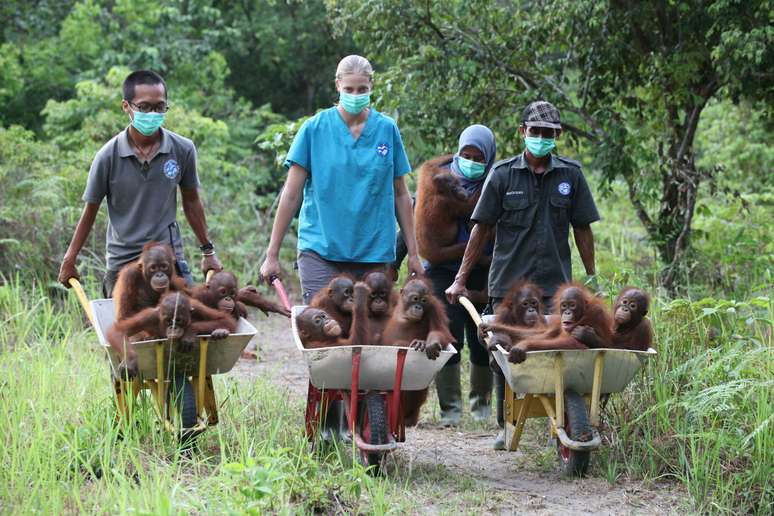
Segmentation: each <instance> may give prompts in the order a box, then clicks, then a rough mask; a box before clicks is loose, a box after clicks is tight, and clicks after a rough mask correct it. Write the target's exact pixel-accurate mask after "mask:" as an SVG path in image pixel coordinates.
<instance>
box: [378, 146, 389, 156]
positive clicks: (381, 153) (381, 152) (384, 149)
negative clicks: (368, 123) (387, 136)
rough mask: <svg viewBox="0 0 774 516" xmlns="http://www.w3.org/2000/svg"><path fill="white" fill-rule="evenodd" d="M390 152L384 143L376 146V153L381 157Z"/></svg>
mask: <svg viewBox="0 0 774 516" xmlns="http://www.w3.org/2000/svg"><path fill="white" fill-rule="evenodd" d="M388 152H390V148H389V147H388V146H387V144H386V143H380V144H379V145H377V146H376V153H377V154H378V155H379V156H381V157H385V156H386V155H387V153H388Z"/></svg>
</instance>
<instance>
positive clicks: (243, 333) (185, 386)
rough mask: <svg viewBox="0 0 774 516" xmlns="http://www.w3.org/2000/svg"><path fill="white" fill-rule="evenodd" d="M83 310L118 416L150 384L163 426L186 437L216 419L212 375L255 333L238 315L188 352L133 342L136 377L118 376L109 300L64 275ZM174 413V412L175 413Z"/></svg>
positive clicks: (164, 343)
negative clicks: (217, 335)
mask: <svg viewBox="0 0 774 516" xmlns="http://www.w3.org/2000/svg"><path fill="white" fill-rule="evenodd" d="M68 282H69V284H70V286H72V288H73V290H74V291H75V294H76V296H77V297H78V300H79V301H80V303H81V306H82V307H83V310H84V312H86V315H87V316H88V318H89V321H90V322H91V324H92V326H93V327H94V330H95V331H96V333H97V338H98V339H99V343H100V345H101V346H102V347H103V349H104V350H105V351H106V352H107V358H108V363H109V365H110V370H111V378H112V381H113V388H114V392H115V396H116V407H117V419H119V420H128V419H129V417H130V413H129V408H130V403H128V400H129V397H130V396H131V397H136V396H137V395H138V394H139V392H140V391H141V390H143V389H148V390H150V392H151V393H152V395H153V397H154V401H155V404H154V408H155V411H156V413H157V415H158V416H159V418H160V420H161V421H163V424H164V427H165V428H166V429H167V430H169V431H172V432H176V433H177V434H179V435H181V436H182V437H183V439H184V440H186V439H188V438H190V437H191V436H194V435H196V434H198V433H200V432H202V431H203V430H205V429H206V428H207V426H211V425H215V424H217V423H218V408H217V402H216V400H215V390H214V387H213V384H212V375H215V374H222V373H227V372H229V371H230V370H231V368H232V367H234V364H235V363H236V361H237V360H239V357H240V355H241V353H242V350H243V349H244V348H245V347H246V346H247V344H248V342H250V340H251V339H252V338H253V336H254V335H255V333H256V330H255V327H253V325H252V324H250V323H249V322H247V320H245V319H244V318H240V320H239V323H238V325H237V329H236V331H235V332H234V333H232V334H230V335H229V336H228V337H226V338H225V339H221V340H217V341H213V342H210V340H209V337H208V336H207V335H200V336H199V339H198V341H197V342H196V344H194V349H193V350H192V351H191V352H190V353H181V352H178V351H176V349H175V346H174V345H172V343H171V342H170V341H169V339H153V340H144V341H138V342H132V343H131V346H133V347H134V350H135V352H136V353H137V366H138V376H137V377H136V378H134V379H131V380H125V379H122V378H118V377H117V375H116V374H115V372H116V371H117V369H118V365H119V363H120V362H121V357H119V356H118V355H117V354H116V353H115V351H114V350H113V349H112V348H111V347H110V346H109V344H108V341H107V338H106V332H107V329H108V328H109V327H110V326H111V325H112V324H113V322H114V321H115V310H114V308H113V300H112V299H95V300H93V301H89V299H88V298H87V297H86V293H85V292H84V290H83V287H81V284H80V283H79V282H78V280H76V279H75V278H70V279H69V280H68ZM176 412H177V416H179V417H175V416H176V414H175V413H176Z"/></svg>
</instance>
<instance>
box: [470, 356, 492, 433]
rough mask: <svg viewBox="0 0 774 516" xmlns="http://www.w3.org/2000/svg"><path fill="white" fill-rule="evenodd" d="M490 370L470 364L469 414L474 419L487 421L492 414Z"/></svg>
mask: <svg viewBox="0 0 774 516" xmlns="http://www.w3.org/2000/svg"><path fill="white" fill-rule="evenodd" d="M492 382H493V378H492V370H491V369H489V366H488V365H486V366H479V365H476V364H470V415H471V417H472V418H473V420H474V421H487V420H488V419H489V416H490V415H491V414H492V409H491V404H492Z"/></svg>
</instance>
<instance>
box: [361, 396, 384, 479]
mask: <svg viewBox="0 0 774 516" xmlns="http://www.w3.org/2000/svg"><path fill="white" fill-rule="evenodd" d="M365 405H366V407H365V408H366V414H367V416H368V419H367V423H366V427H365V429H364V433H365V434H367V435H364V436H363V437H365V438H366V442H367V443H368V444H387V407H386V403H385V399H384V396H383V395H382V394H381V393H379V392H370V393H368V394H367V395H366V397H365ZM382 455H383V452H371V453H369V452H363V458H364V461H363V462H364V465H366V466H373V469H372V470H371V471H372V472H373V473H374V474H375V475H378V474H379V473H380V468H381V465H382Z"/></svg>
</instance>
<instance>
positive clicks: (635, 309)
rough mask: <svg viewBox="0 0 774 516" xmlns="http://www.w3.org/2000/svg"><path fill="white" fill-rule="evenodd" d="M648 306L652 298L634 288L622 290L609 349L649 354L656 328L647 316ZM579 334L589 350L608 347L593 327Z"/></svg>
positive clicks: (614, 317)
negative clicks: (647, 352)
mask: <svg viewBox="0 0 774 516" xmlns="http://www.w3.org/2000/svg"><path fill="white" fill-rule="evenodd" d="M649 306H650V299H649V298H648V295H647V294H646V293H645V292H643V291H642V290H640V289H638V288H634V287H626V288H624V289H623V290H621V292H620V293H619V294H618V297H616V298H615V303H614V304H613V327H612V329H611V331H612V334H613V340H612V346H608V347H613V348H617V349H631V350H635V351H647V350H648V348H650V347H651V346H652V345H653V327H652V326H651V324H650V320H648V318H647V317H645V316H646V315H647V314H648V308H649ZM578 331H579V333H578V334H577V338H578V339H579V340H580V341H581V342H583V343H584V344H586V345H587V346H588V347H590V348H603V347H606V346H605V342H603V341H602V340H601V339H600V338H599V335H597V333H596V331H594V329H593V328H591V327H589V326H583V327H579V328H578ZM573 335H576V334H575V333H574V334H573Z"/></svg>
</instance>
